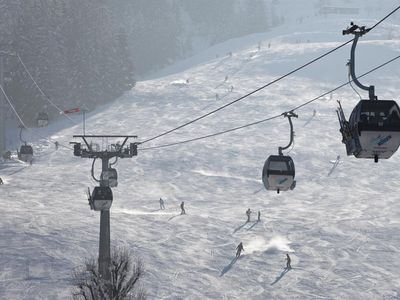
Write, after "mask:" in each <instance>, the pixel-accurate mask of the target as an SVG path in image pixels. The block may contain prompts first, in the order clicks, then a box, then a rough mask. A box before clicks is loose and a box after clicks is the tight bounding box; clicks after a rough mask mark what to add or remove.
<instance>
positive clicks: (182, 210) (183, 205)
mask: <svg viewBox="0 0 400 300" xmlns="http://www.w3.org/2000/svg"><path fill="white" fill-rule="evenodd" d="M181 215H186V211H185V202H183V201H182V203H181Z"/></svg>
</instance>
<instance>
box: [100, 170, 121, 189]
mask: <svg viewBox="0 0 400 300" xmlns="http://www.w3.org/2000/svg"><path fill="white" fill-rule="evenodd" d="M101 179H102V180H108V185H109V186H110V187H116V186H117V185H118V173H117V170H116V169H114V168H109V169H108V170H106V171H103V172H102V173H101Z"/></svg>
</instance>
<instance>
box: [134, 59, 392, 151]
mask: <svg viewBox="0 0 400 300" xmlns="http://www.w3.org/2000/svg"><path fill="white" fill-rule="evenodd" d="M399 58H400V55H398V56H396V57H394V58H392V59H390V60H388V61H386V62H385V63H383V64H381V65H379V66H377V67H375V68H373V69H371V70H369V71H367V72H365V73H364V74H362V75H360V76H358V77H357V78H362V77H364V76H367V75H368V74H370V73H372V72H375V71H376V70H378V69H380V68H382V67H384V66H386V65H388V64H390V63H392V62H393V61H395V60H397V59H399ZM352 81H353V80H350V81H347V82H345V83H343V84H341V85H339V86H337V87H336V88H334V89H331V90H330V91H328V92H326V93H323V94H321V95H320V96H318V97H315V98H313V99H311V100H310V101H307V102H304V103H303V104H301V105H299V106H296V107H295V108H293V109H291V110H289V111H291V112H293V111H295V110H299V109H301V108H303V107H305V106H307V105H309V104H311V103H313V102H315V101H317V100H318V99H320V98H322V97H325V96H327V95H329V94H330V93H332V92H335V91H337V90H339V89H341V88H343V87H345V86H346V85H349V84H350V82H352ZM285 113H286V112H283V113H281V114H279V115H275V116H272V117H269V118H266V119H263V120H259V121H256V122H253V123H249V124H246V125H242V126H239V127H235V128H231V129H228V130H224V131H220V132H216V133H213V134H209V135H205V136H201V137H197V138H193V139H189V140H184V141H180V142H175V143H170V144H164V145H159V146H153V147H146V148H139V150H141V151H146V150H155V149H159V148H166V147H171V146H176V145H182V144H187V143H190V142H194V141H199V140H203V139H207V138H211V137H215V136H219V135H222V134H226V133H229V132H233V131H237V130H240V129H244V128H247V127H250V126H254V125H257V124H261V123H264V122H267V121H271V120H273V119H276V118H279V117H281V116H283V115H284V114H285Z"/></svg>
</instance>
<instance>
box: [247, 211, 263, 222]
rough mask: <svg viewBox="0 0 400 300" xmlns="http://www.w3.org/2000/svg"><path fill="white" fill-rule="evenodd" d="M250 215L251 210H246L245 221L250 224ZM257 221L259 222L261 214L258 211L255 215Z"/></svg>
mask: <svg viewBox="0 0 400 300" xmlns="http://www.w3.org/2000/svg"><path fill="white" fill-rule="evenodd" d="M251 213H252V210H251V209H250V208H248V209H247V210H246V216H247V221H246V222H250V215H251ZM259 221H261V212H260V211H258V213H257V222H259Z"/></svg>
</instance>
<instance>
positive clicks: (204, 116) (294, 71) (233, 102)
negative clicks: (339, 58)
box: [140, 39, 353, 144]
mask: <svg viewBox="0 0 400 300" xmlns="http://www.w3.org/2000/svg"><path fill="white" fill-rule="evenodd" d="M351 42H353V39H351V40H349V41H347V42H345V43H343V44H341V45H339V46H337V47H335V48H334V49H331V50H329V51H328V52H326V53H324V54H322V55H320V56H318V57H317V58H315V59H313V60H311V61H309V62H307V63H305V64H303V65H302V66H300V67H298V68H296V69H294V70H292V71H290V72H289V73H286V74H285V75H282V76H280V77H278V78H276V79H274V80H272V81H270V82H269V83H267V84H265V85H263V86H261V87H259V88H257V89H255V90H253V91H251V92H249V93H247V94H245V95H243V96H241V97H239V98H237V99H235V100H233V101H231V102H229V103H227V104H225V105H223V106H220V107H219V108H216V109H214V110H212V111H210V112H208V113H206V114H204V115H202V116H200V117H197V118H195V119H193V120H191V121H189V122H186V123H184V124H182V125H180V126H178V127H175V128H173V129H170V130H168V131H166V132H164V133H161V134H159V135H156V136H154V137H152V138H149V139H147V140H144V141H143V142H141V143H140V144H144V143H147V142H150V141H153V140H155V139H158V138H160V137H162V136H165V135H167V134H169V133H172V132H174V131H176V130H178V129H182V128H183V127H186V126H188V125H190V124H193V123H195V122H197V121H199V120H201V119H204V118H206V117H208V116H210V115H212V114H214V113H216V112H218V111H220V110H223V109H224V108H226V107H228V106H231V105H233V104H235V103H237V102H239V101H241V100H243V99H245V98H247V97H249V96H251V95H253V94H255V93H257V92H259V91H261V90H263V89H265V88H267V87H269V86H271V85H273V84H275V83H277V82H278V81H281V80H282V79H285V78H286V77H288V76H290V75H292V74H294V73H296V72H298V71H300V70H301V69H304V68H305V67H307V66H309V65H311V64H313V63H315V62H316V61H318V60H320V59H322V58H324V57H325V56H328V55H329V54H331V53H333V52H335V51H337V50H339V49H340V48H342V47H344V46H346V45H347V44H349V43H351Z"/></svg>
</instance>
